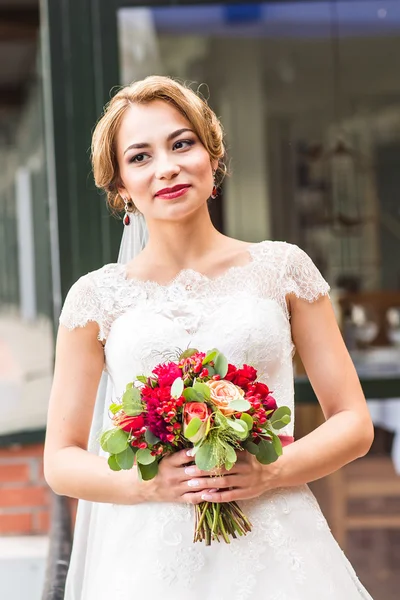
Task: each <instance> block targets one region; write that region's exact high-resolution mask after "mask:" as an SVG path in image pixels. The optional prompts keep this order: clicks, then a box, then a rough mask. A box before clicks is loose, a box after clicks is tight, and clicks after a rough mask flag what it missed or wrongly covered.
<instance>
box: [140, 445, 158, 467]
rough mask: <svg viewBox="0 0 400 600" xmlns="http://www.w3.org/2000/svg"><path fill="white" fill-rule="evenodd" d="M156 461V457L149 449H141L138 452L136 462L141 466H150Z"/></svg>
mask: <svg viewBox="0 0 400 600" xmlns="http://www.w3.org/2000/svg"><path fill="white" fill-rule="evenodd" d="M155 460H156V457H155V456H153V455H152V454H151V452H150V450H149V449H148V448H140V449H139V450H138V451H137V452H136V462H137V463H140V464H141V465H150V464H151V463H153V462H154V461H155Z"/></svg>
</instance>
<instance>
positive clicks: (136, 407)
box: [121, 387, 143, 417]
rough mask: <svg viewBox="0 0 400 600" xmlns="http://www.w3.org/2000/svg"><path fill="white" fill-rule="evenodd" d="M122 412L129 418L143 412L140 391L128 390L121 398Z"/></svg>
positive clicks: (135, 389)
mask: <svg viewBox="0 0 400 600" xmlns="http://www.w3.org/2000/svg"><path fill="white" fill-rule="evenodd" d="M121 408H122V410H123V411H124V412H125V413H126V414H127V415H128V416H130V417H136V416H137V415H140V414H141V413H142V412H143V405H142V400H141V395H140V391H139V390H138V389H137V388H134V387H132V388H129V389H128V390H126V392H125V393H124V395H123V396H122V407H121Z"/></svg>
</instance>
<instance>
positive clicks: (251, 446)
mask: <svg viewBox="0 0 400 600" xmlns="http://www.w3.org/2000/svg"><path fill="white" fill-rule="evenodd" d="M243 448H244V449H245V450H247V452H250V454H253V456H257V454H258V446H257V444H255V443H254V442H252V441H251V440H246V441H245V442H244V444H243Z"/></svg>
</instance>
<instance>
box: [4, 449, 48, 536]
mask: <svg viewBox="0 0 400 600" xmlns="http://www.w3.org/2000/svg"><path fill="white" fill-rule="evenodd" d="M50 500H51V497H50V490H49V488H48V486H47V484H46V482H45V480H44V476H43V444H32V445H17V444H16V445H12V446H8V447H4V448H0V535H27V534H46V533H47V532H48V530H49V524H50Z"/></svg>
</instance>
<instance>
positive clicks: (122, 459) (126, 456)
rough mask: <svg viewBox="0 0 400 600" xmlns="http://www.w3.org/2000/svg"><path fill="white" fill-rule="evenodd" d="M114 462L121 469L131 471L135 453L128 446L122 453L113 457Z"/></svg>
mask: <svg viewBox="0 0 400 600" xmlns="http://www.w3.org/2000/svg"><path fill="white" fill-rule="evenodd" d="M115 460H116V461H117V464H118V466H119V467H120V468H121V469H124V470H127V469H132V467H133V463H134V462H135V453H134V452H133V450H132V448H131V447H130V446H128V447H127V448H126V449H125V450H124V451H123V452H120V453H119V454H116V455H115Z"/></svg>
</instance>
